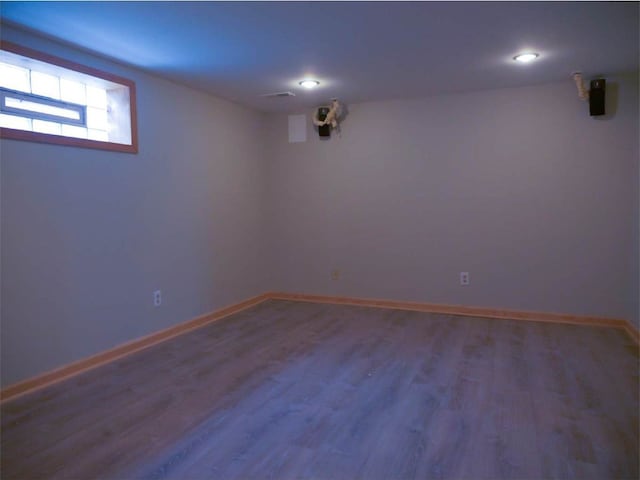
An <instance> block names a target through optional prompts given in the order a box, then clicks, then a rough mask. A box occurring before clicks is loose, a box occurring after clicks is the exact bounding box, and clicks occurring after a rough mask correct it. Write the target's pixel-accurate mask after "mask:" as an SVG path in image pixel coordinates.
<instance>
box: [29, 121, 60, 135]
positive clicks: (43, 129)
mask: <svg viewBox="0 0 640 480" xmlns="http://www.w3.org/2000/svg"><path fill="white" fill-rule="evenodd" d="M33 131H34V132H40V133H52V134H54V135H60V124H59V123H55V122H47V121H45V120H35V119H34V120H33Z"/></svg>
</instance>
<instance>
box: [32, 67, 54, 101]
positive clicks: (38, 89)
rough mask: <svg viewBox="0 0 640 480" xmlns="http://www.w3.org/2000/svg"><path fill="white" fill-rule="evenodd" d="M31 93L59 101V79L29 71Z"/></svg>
mask: <svg viewBox="0 0 640 480" xmlns="http://www.w3.org/2000/svg"><path fill="white" fill-rule="evenodd" d="M31 93H34V94H36V95H42V96H43V97H49V98H55V99H56V100H60V77H56V76H54V75H49V74H47V73H40V72H34V71H31Z"/></svg>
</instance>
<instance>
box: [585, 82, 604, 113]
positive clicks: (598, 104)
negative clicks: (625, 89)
mask: <svg viewBox="0 0 640 480" xmlns="http://www.w3.org/2000/svg"><path fill="white" fill-rule="evenodd" d="M606 86H607V81H606V80H605V79H604V78H597V79H595V80H591V84H590V87H591V89H590V90H589V115H591V116H592V117H595V116H598V115H604V94H605V90H606Z"/></svg>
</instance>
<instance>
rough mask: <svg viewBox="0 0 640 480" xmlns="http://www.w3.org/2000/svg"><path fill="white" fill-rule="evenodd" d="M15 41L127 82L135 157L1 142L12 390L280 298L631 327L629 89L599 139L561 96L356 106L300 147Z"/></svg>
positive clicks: (50, 48)
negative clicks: (455, 308) (352, 299)
mask: <svg viewBox="0 0 640 480" xmlns="http://www.w3.org/2000/svg"><path fill="white" fill-rule="evenodd" d="M2 36H3V39H7V40H12V41H14V42H17V43H20V44H23V45H25V46H29V47H32V48H36V49H38V50H42V51H45V52H48V53H52V54H54V55H59V56H63V57H65V58H68V59H71V60H74V61H78V62H80V63H84V64H87V65H89V66H93V67H96V68H100V69H104V70H107V71H111V72H113V73H115V74H119V75H122V76H125V77H128V78H131V79H133V80H135V81H136V83H137V92H138V119H139V141H140V153H139V154H138V155H129V154H120V153H113V152H104V151H98V150H88V149H79V148H70V147H62V146H55V145H45V144H35V143H29V142H19V141H13V140H3V141H1V142H0V167H1V170H0V173H1V184H0V187H1V191H0V193H1V197H0V200H1V208H2V215H1V225H0V226H1V254H2V259H1V260H2V272H1V273H2V292H1V293H2V304H1V310H0V313H1V315H2V319H1V321H2V325H1V331H0V333H1V336H2V339H1V347H2V352H1V354H2V356H1V364H2V372H1V373H2V385H7V384H10V383H13V382H16V381H19V380H21V379H24V378H27V377H30V376H33V375H36V374H38V373H42V372H44V371H46V370H50V369H52V368H55V367H58V366H60V365H63V364H66V363H69V362H71V361H74V360H77V359H80V358H84V357H86V356H89V355H91V354H95V353H97V352H100V351H103V350H105V349H108V348H110V347H113V346H115V345H117V344H120V343H122V342H125V341H128V340H132V339H134V338H137V337H139V336H142V335H145V334H148V333H151V332H154V331H157V330H159V329H162V328H165V327H168V326H170V325H172V324H176V323H179V322H182V321H185V320H188V319H190V318H193V317H194V316H197V315H200V314H203V313H206V312H209V311H211V310H214V309H217V308H220V307H223V306H225V305H228V304H231V303H234V302H237V301H240V300H243V299H246V298H248V297H251V296H253V295H257V294H259V293H262V292H264V291H267V290H285V291H290V292H307V293H317V294H341V295H352V296H361V297H374V298H389V299H397V300H417V301H425V302H434V303H447V304H459V305H476V306H486V307H498V308H513V309H522V310H539V311H549V312H560V313H575V314H586V315H602V316H610V317H620V318H628V319H632V320H634V321H635V322H636V324H637V322H638V308H639V306H638V289H639V282H638V265H639V260H640V259H639V251H638V245H639V243H640V242H639V235H638V217H639V205H640V204H639V202H640V200H639V195H638V179H639V178H640V177H639V168H638V167H639V165H638V162H639V160H638V157H639V148H638V79H637V76H635V77H618V78H614V77H610V78H608V81H609V83H610V85H611V87H612V88H611V90H610V93H615V92H616V88H615V84H617V86H618V89H617V90H618V95H617V96H618V102H617V111H616V112H615V114H613V115H608V116H607V117H606V118H599V119H595V118H590V117H589V115H588V107H587V105H586V104H584V103H581V102H580V101H579V100H578V99H577V95H576V93H575V87H574V86H573V84H572V83H571V82H570V81H569V80H567V82H565V83H562V84H555V85H543V86H536V87H529V88H519V89H508V90H506V89H505V90H495V91H485V92H475V93H467V94H459V95H448V96H440V97H432V98H424V99H420V100H415V101H390V102H374V103H367V104H360V105H352V106H350V114H349V116H348V117H347V119H346V120H345V122H344V124H343V132H342V135H341V136H340V137H337V136H334V137H332V138H331V139H330V140H328V141H321V140H319V139H318V138H317V136H315V134H314V133H313V131H312V129H311V127H309V135H310V139H309V141H308V142H307V143H301V144H289V143H288V142H287V116H286V115H273V116H267V115H263V114H259V113H256V112H253V111H250V110H248V109H245V108H243V107H240V106H237V105H234V104H231V103H229V102H225V101H222V100H219V99H216V98H214V97H211V96H208V95H205V94H203V93H199V92H196V91H194V90H191V89H188V88H185V87H182V86H179V85H176V84H173V83H170V82H167V81H164V80H162V79H159V78H156V77H153V76H150V75H146V74H144V73H141V72H139V71H136V70H132V69H129V68H126V67H123V66H120V65H118V64H114V63H111V62H109V61H107V60H103V59H99V58H96V57H93V56H91V55H88V54H85V53H81V52H78V51H76V50H73V49H70V48H68V47H65V46H61V45H58V44H55V43H52V42H51V41H48V40H45V39H42V38H39V37H35V36H32V35H28V34H25V33H23V32H19V31H16V30H13V29H11V28H8V27H3V32H2ZM613 97H615V95H610V96H609V98H613ZM609 108H610V110H611V106H609ZM611 111H612V110H611ZM305 113H310V112H305ZM335 268H337V269H340V270H341V273H342V276H341V278H340V279H339V280H337V281H333V280H331V279H330V271H331V270H332V269H335ZM463 270H465V271H469V272H470V273H471V285H470V286H468V287H460V286H459V285H458V272H460V271H463ZM155 289H162V291H163V299H164V304H163V306H162V307H161V308H158V309H156V308H154V307H153V306H152V301H151V300H152V297H151V292H152V291H153V290H155Z"/></svg>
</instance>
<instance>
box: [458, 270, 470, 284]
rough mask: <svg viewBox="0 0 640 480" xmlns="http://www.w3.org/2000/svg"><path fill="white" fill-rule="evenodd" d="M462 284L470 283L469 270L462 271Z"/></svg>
mask: <svg viewBox="0 0 640 480" xmlns="http://www.w3.org/2000/svg"><path fill="white" fill-rule="evenodd" d="M460 285H469V272H460Z"/></svg>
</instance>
